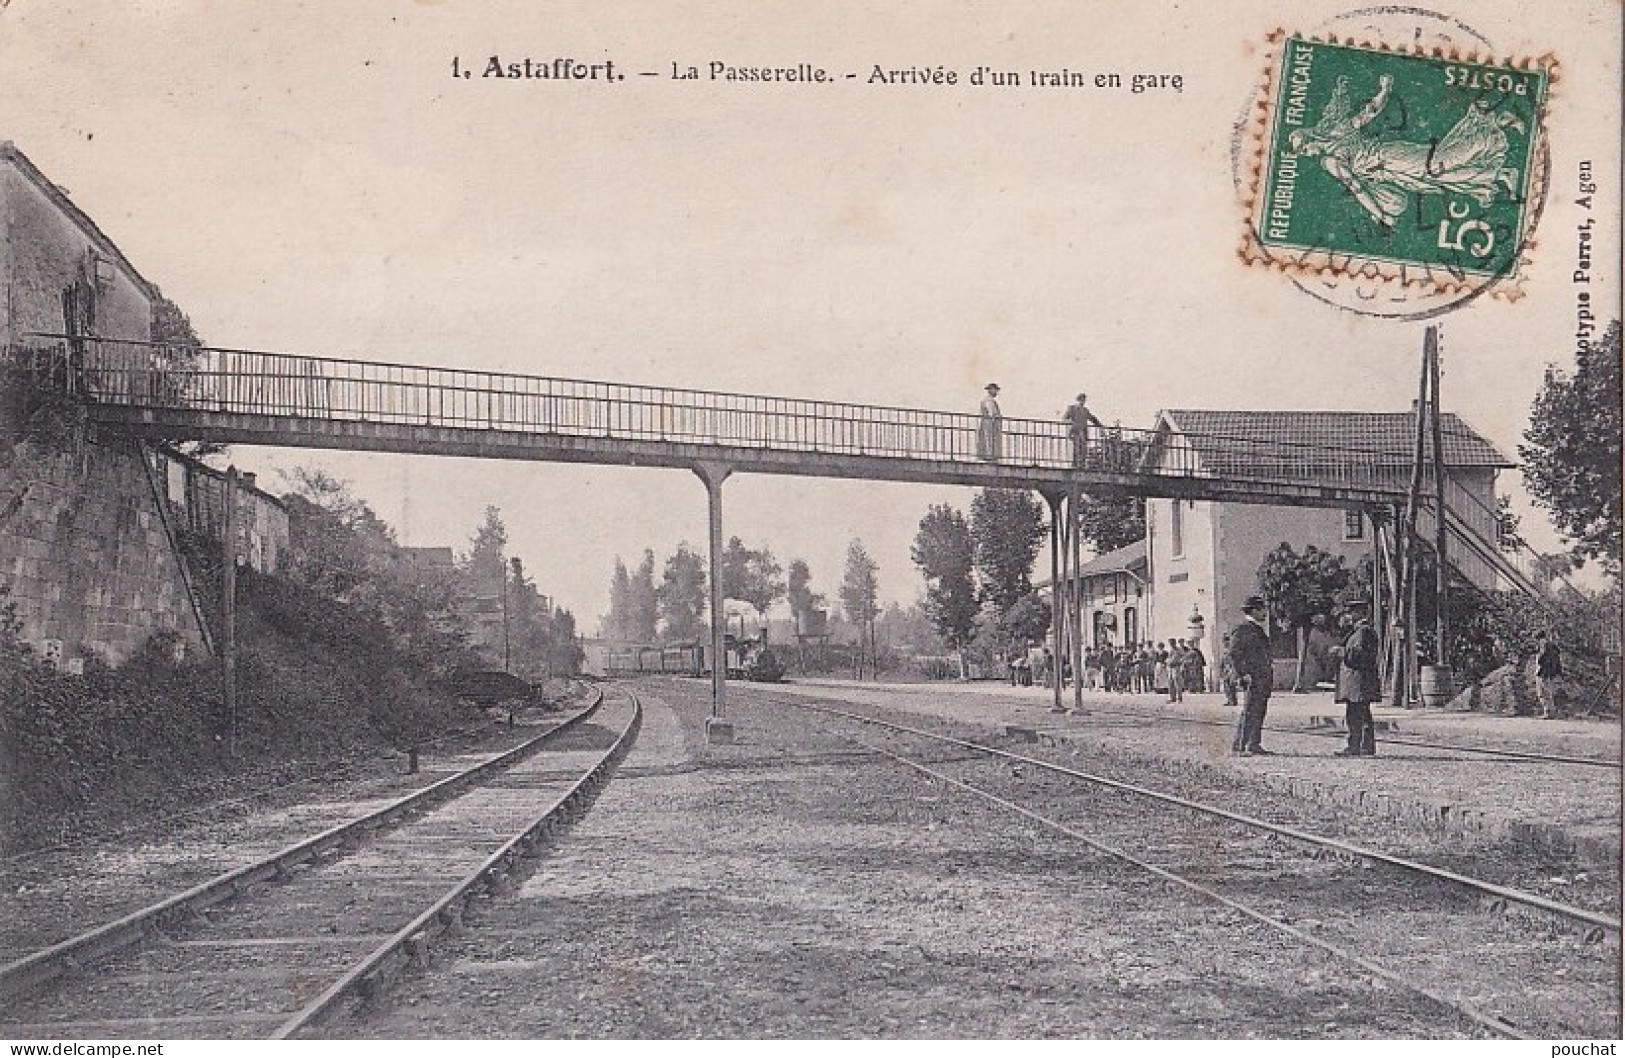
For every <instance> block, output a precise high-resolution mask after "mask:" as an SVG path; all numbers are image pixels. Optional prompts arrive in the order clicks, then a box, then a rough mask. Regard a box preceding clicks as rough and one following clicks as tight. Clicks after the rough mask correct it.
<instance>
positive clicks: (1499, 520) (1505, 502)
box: [1495, 493, 1528, 552]
mask: <svg viewBox="0 0 1625 1058" xmlns="http://www.w3.org/2000/svg"><path fill="white" fill-rule="evenodd" d="M1522 524H1523V519H1522V518H1521V517H1519V515H1518V513H1517V512H1516V511H1514V510H1513V509H1512V497H1511V496H1508V495H1506V494H1505V493H1503V494H1501V495H1500V496H1498V497H1496V500H1495V546H1496V547H1498V548H1500V549H1501V550H1502V551H1511V552H1517V551H1520V550H1522V549H1523V548H1524V547H1526V546H1528V545H1527V544H1526V543H1525V542H1524V538H1523V536H1522V535H1521V534H1520V533H1519V532H1518V529H1519V527H1520V526H1521V525H1522Z"/></svg>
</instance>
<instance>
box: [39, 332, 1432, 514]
mask: <svg viewBox="0 0 1625 1058" xmlns="http://www.w3.org/2000/svg"><path fill="white" fill-rule="evenodd" d="M40 337H42V338H48V339H51V340H52V341H54V342H55V344H54V345H52V346H49V347H47V348H45V349H43V350H34V351H33V352H32V353H31V360H30V362H31V363H32V364H33V365H34V369H35V370H37V371H45V372H49V373H51V375H52V376H53V377H54V378H55V379H57V380H58V381H59V382H60V383H61V384H62V385H63V386H65V387H66V388H68V389H70V390H72V391H74V392H75V393H76V394H77V395H78V396H79V397H80V398H81V399H82V400H83V402H84V404H85V406H86V408H87V410H88V415H89V416H90V418H91V419H92V420H93V421H95V422H98V423H103V424H107V425H109V426H115V427H117V428H118V429H119V430H121V431H124V432H128V433H132V434H136V435H140V436H148V437H161V438H166V439H174V440H179V439H187V440H212V441H223V442H229V443H233V444H260V445H280V446H287V447H304V448H330V449H350V450H365V451H388V452H409V453H421V454H429V455H443V456H476V457H485V458H499V459H529V460H539V461H550V462H577V463H598V464H615V465H623V466H651V467H675V468H685V469H693V468H695V467H696V466H697V465H699V464H701V463H709V464H713V465H721V466H725V467H727V468H728V469H730V470H733V471H739V472H755V473H767V474H798V475H808V476H817V477H832V478H857V479H865V480H879V481H906V482H924V483H935V484H953V485H971V486H985V487H998V488H1027V489H1036V490H1039V491H1044V492H1048V493H1052V494H1053V493H1058V492H1064V491H1066V490H1067V489H1069V488H1070V487H1071V486H1072V485H1074V484H1076V485H1077V486H1078V487H1080V488H1081V489H1082V490H1083V491H1085V492H1091V493H1094V492H1101V491H1112V490H1116V491H1128V492H1133V493H1136V494H1141V495H1147V496H1167V497H1180V498H1188V499H1205V500H1226V501H1232V502H1244V503H1264V504H1274V505H1294V506H1316V507H1355V506H1372V505H1383V506H1386V505H1388V504H1391V503H1394V502H1396V501H1398V500H1401V499H1402V498H1403V496H1404V490H1405V473H1406V470H1407V469H1408V468H1407V467H1405V466H1402V465H1393V464H1392V459H1391V457H1384V456H1383V455H1382V454H1381V453H1378V452H1376V451H1374V450H1364V449H1336V448H1326V447H1317V446H1308V445H1298V446H1294V445H1283V444H1270V445H1262V444H1259V443H1258V442H1257V441H1254V440H1247V439H1240V438H1224V439H1220V440H1222V441H1223V443H1224V444H1225V446H1226V447H1227V448H1228V449H1229V450H1230V451H1231V452H1233V453H1236V454H1237V455H1238V456H1240V457H1241V458H1240V459H1239V460H1236V461H1233V462H1232V464H1231V465H1232V467H1233V466H1235V465H1237V464H1238V463H1239V464H1240V465H1242V466H1245V468H1246V469H1245V470H1244V471H1242V472H1241V473H1237V472H1235V471H1234V470H1233V469H1232V470H1229V471H1227V472H1226V474H1225V475H1224V476H1222V477H1221V476H1218V475H1216V474H1214V473H1213V472H1212V471H1211V470H1209V469H1207V468H1204V467H1203V466H1202V464H1201V460H1200V459H1199V458H1198V456H1197V454H1196V452H1195V451H1194V446H1191V445H1190V444H1189V443H1188V442H1189V438H1188V437H1186V438H1183V439H1182V438H1180V437H1174V438H1170V437H1167V436H1161V435H1159V434H1157V433H1156V432H1155V431H1147V430H1134V429H1126V428H1117V427H1112V428H1109V429H1102V428H1098V427H1097V428H1096V429H1095V430H1094V431H1093V433H1092V435H1091V436H1090V438H1089V440H1088V443H1087V445H1085V446H1078V445H1076V444H1075V442H1074V439H1073V438H1072V436H1071V435H1070V434H1069V432H1068V429H1067V426H1066V424H1064V423H1061V422H1059V421H1054V422H1050V421H1043V420H1034V419H1018V418H1008V417H1006V418H1004V419H1002V420H1000V421H999V423H998V424H997V429H996V430H995V431H990V430H989V428H988V424H987V423H985V422H984V421H983V420H982V419H981V417H980V416H978V415H974V414H963V413H957V412H945V411H929V410H923V409H914V408H898V407H887V406H882V405H860V404H846V403H838V402H831V401H814V400H798V399H793V398H786V397H767V396H753V395H748V394H739V393H724V392H715V391H706V390H694V389H674V388H667V387H658V386H641V385H631V384H625V383H616V382H595V381H584V380H579V379H565V378H549V377H544V376H534V375H517V374H504V373H498V372H487V371H469V370H463V369H455V368H440V367H428V366H417V365H408V364H391V363H380V362H369V361H359V360H344V359H334V358H324V357H310V356H297V355H289V354H283V353H268V352H252V351H243V350H234V349H213V348H203V349H184V350H176V349H170V348H166V347H163V346H155V345H152V344H149V343H139V342H126V341H112V340H103V339H87V338H72V339H69V338H67V337H66V336H61V335H49V336H43V335H42V336H40ZM990 433H996V436H995V437H990V436H989V434H990Z"/></svg>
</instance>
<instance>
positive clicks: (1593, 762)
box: [1087, 704, 1621, 771]
mask: <svg viewBox="0 0 1625 1058" xmlns="http://www.w3.org/2000/svg"><path fill="white" fill-rule="evenodd" d="M1087 712H1089V713H1092V714H1095V715H1099V716H1123V717H1132V718H1134V719H1138V720H1168V721H1172V722H1174V723H1179V724H1197V725H1200V726H1203V727H1222V728H1225V729H1230V728H1234V727H1235V721H1234V720H1208V719H1205V718H1203V717H1199V716H1177V715H1175V714H1172V713H1168V712H1162V711H1156V710H1153V711H1150V712H1142V711H1138V710H1133V709H1117V708H1106V707H1103V706H1100V705H1093V704H1092V705H1090V706H1089V707H1088V709H1087ZM1238 712H1239V710H1238ZM1264 734H1265V735H1285V736H1287V737H1289V738H1320V739H1338V740H1342V739H1344V738H1346V736H1345V735H1344V733H1342V732H1340V731H1318V730H1312V729H1311V730H1304V729H1302V728H1282V727H1272V726H1266V727H1265V728H1264ZM1378 741H1379V743H1380V744H1381V745H1384V746H1409V747H1411V748H1413V749H1442V750H1446V751H1448V752H1452V753H1477V754H1480V755H1483V756H1488V757H1497V758H1501V759H1505V760H1526V761H1535V762H1539V763H1542V764H1572V765H1575V766H1576V767H1586V768H1612V769H1614V770H1615V771H1619V770H1620V769H1621V763H1620V762H1619V761H1617V760H1608V759H1605V758H1601V757H1574V756H1565V755H1563V754H1556V753H1536V752H1534V751H1532V750H1517V749H1498V748H1495V747H1493V746H1470V745H1465V744H1463V743H1459V742H1434V741H1428V740H1425V739H1416V738H1406V737H1403V736H1396V735H1389V734H1384V735H1383V736H1382V737H1381V738H1380V739H1379V740H1378Z"/></svg>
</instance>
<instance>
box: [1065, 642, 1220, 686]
mask: <svg viewBox="0 0 1625 1058" xmlns="http://www.w3.org/2000/svg"><path fill="white" fill-rule="evenodd" d="M1083 686H1084V688H1085V689H1087V690H1091V691H1123V692H1125V693H1141V694H1145V693H1153V692H1154V693H1157V694H1166V695H1167V696H1168V700H1169V701H1170V702H1177V701H1180V700H1181V699H1182V698H1183V697H1184V694H1185V692H1186V691H1206V690H1209V687H1208V662H1207V656H1206V655H1204V654H1203V653H1202V648H1201V647H1199V646H1197V645H1196V642H1195V641H1194V640H1186V639H1172V640H1165V641H1163V642H1160V643H1151V642H1144V643H1133V644H1129V645H1126V646H1112V645H1111V644H1109V643H1108V644H1103V645H1101V646H1096V647H1090V648H1088V649H1087V650H1085V651H1084V652H1083ZM1212 689H1215V690H1217V689H1219V688H1217V687H1215V688H1212Z"/></svg>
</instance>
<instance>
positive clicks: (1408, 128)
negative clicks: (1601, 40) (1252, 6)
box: [1242, 35, 1552, 296]
mask: <svg viewBox="0 0 1625 1058" xmlns="http://www.w3.org/2000/svg"><path fill="white" fill-rule="evenodd" d="M1276 44H1277V48H1278V52H1277V54H1276V56H1275V58H1274V59H1273V61H1272V62H1271V66H1270V70H1269V73H1268V80H1267V82H1266V87H1265V91H1264V93H1263V94H1262V96H1261V98H1260V100H1259V103H1258V110H1257V113H1256V114H1255V115H1254V123H1255V137H1256V138H1255V140H1254V152H1255V154H1254V169H1253V173H1252V176H1253V181H1252V187H1251V192H1250V194H1251V197H1250V201H1249V203H1248V205H1249V216H1248V230H1247V236H1246V244H1245V245H1244V246H1243V249H1242V256H1243V258H1244V259H1246V260H1248V261H1250V262H1252V263H1258V264H1266V265H1270V266H1274V267H1279V268H1282V269H1284V270H1287V271H1292V272H1297V273H1305V272H1307V273H1316V274H1338V275H1351V276H1363V277H1368V278H1372V279H1382V280H1389V281H1397V282H1400V283H1407V284H1410V283H1418V284H1424V285H1426V286H1428V287H1431V288H1433V289H1434V290H1439V289H1471V288H1482V287H1483V286H1484V285H1486V284H1487V283H1489V282H1494V281H1496V280H1500V279H1507V278H1511V279H1514V280H1515V279H1516V276H1517V273H1518V267H1519V263H1520V260H1521V259H1522V258H1523V256H1524V253H1525V250H1526V248H1527V246H1528V243H1529V239H1530V235H1531V232H1532V229H1533V225H1534V221H1535V218H1536V215H1537V213H1538V210H1539V206H1540V201H1541V196H1542V194H1543V192H1544V179H1545V173H1544V164H1543V163H1544V154H1543V145H1542V142H1541V121H1542V118H1543V116H1544V108H1545V103H1546V97H1547V93H1548V90H1549V88H1550V82H1551V77H1552V68H1551V65H1550V64H1549V63H1546V62H1537V61H1529V62H1524V63H1520V64H1511V63H1499V62H1487V61H1482V60H1480V59H1478V58H1477V57H1476V56H1468V57H1465V58H1463V57H1459V56H1457V55H1455V54H1453V53H1446V52H1445V51H1443V50H1442V49H1435V50H1433V51H1431V52H1424V51H1407V50H1399V49H1390V48H1386V47H1380V46H1372V45H1368V44H1355V43H1353V42H1352V41H1350V42H1346V43H1339V42H1337V41H1336V40H1332V41H1322V40H1317V39H1311V38H1305V37H1300V36H1284V35H1283V36H1281V37H1279V38H1278V39H1277V41H1276ZM1511 292H1512V293H1513V294H1514V296H1516V295H1515V282H1514V283H1513V284H1512V285H1511Z"/></svg>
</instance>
